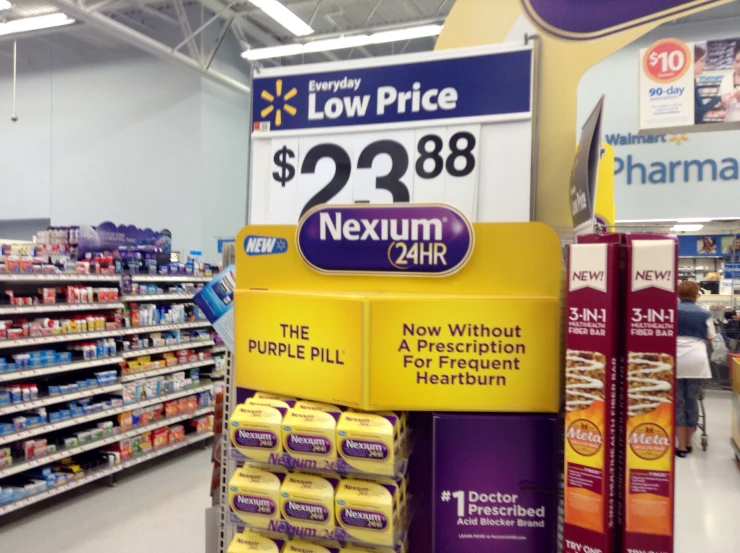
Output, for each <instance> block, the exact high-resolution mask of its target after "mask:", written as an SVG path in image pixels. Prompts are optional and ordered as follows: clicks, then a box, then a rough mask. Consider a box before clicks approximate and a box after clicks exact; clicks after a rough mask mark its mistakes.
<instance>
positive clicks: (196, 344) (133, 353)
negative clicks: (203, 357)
mask: <svg viewBox="0 0 740 553" xmlns="http://www.w3.org/2000/svg"><path fill="white" fill-rule="evenodd" d="M214 344H215V342H214V341H213V340H203V341H192V342H180V343H179V344H172V345H170V346H159V347H156V348H144V349H132V350H129V351H124V352H123V353H121V357H123V358H124V359H130V358H132V357H139V356H141V355H155V354H157V353H167V352H170V351H178V350H181V349H188V348H203V347H208V346H212V345H214ZM211 353H213V350H211Z"/></svg>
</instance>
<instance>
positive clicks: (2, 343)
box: [0, 328, 124, 349]
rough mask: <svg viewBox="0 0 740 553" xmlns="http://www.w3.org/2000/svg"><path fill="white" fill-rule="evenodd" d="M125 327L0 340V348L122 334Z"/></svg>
mask: <svg viewBox="0 0 740 553" xmlns="http://www.w3.org/2000/svg"><path fill="white" fill-rule="evenodd" d="M122 330H124V329H120V328H116V329H113V330H93V331H92V332H74V333H71V334H54V335H52V336H34V337H33V338H16V339H13V340H0V349H7V348H21V347H27V346H41V345H45V344H58V343H59V342H74V341H77V340H91V339H96V338H109V337H111V336H120V335H121V331H122Z"/></svg>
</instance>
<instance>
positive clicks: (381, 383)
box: [235, 223, 563, 412]
mask: <svg viewBox="0 0 740 553" xmlns="http://www.w3.org/2000/svg"><path fill="white" fill-rule="evenodd" d="M473 228H474V232H475V249H474V251H473V254H472V255H471V257H470V260H469V261H468V263H467V265H466V266H464V267H463V268H462V269H461V270H460V271H459V272H457V273H455V274H453V275H450V276H447V277H404V276H402V275H393V276H387V277H385V276H384V277H379V276H364V275H327V274H321V273H318V272H317V271H314V270H313V269H311V268H309V267H308V266H307V265H306V264H305V262H304V261H303V260H302V259H301V257H300V256H299V254H298V251H297V248H296V244H295V233H296V227H295V226H294V225H280V226H278V225H271V226H267V225H254V226H248V227H245V228H244V229H242V231H241V232H240V233H239V235H238V236H237V239H236V244H237V254H236V264H237V270H236V280H237V289H236V292H235V334H236V345H235V347H236V355H235V357H236V380H237V386H239V387H242V388H247V389H253V390H254V389H257V390H261V391H265V392H270V393H274V394H280V395H287V396H297V397H302V398H306V399H309V400H313V401H323V402H327V403H332V404H337V405H344V406H348V407H355V408H360V409H367V410H392V409H399V410H411V411H412V410H448V411H457V410H464V411H508V412H511V411H520V412H557V411H558V408H559V402H560V386H559V378H560V359H559V352H560V313H561V310H560V302H561V275H562V271H563V261H562V254H561V249H560V243H559V240H558V238H557V235H556V234H555V232H554V231H553V230H552V229H551V228H549V227H547V226H546V225H543V224H540V223H501V224H496V223H476V224H474V225H473ZM249 235H258V236H270V237H275V238H283V239H285V240H286V241H287V243H288V248H287V251H286V252H285V253H280V254H270V255H256V256H249V255H247V254H246V252H245V251H244V247H243V245H244V242H245V239H246V237H247V236H249Z"/></svg>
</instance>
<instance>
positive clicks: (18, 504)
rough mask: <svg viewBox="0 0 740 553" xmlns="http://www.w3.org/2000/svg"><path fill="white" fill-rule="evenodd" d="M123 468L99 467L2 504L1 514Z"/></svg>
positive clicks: (115, 466)
mask: <svg viewBox="0 0 740 553" xmlns="http://www.w3.org/2000/svg"><path fill="white" fill-rule="evenodd" d="M122 470H123V468H122V467H121V465H114V466H109V467H106V468H104V469H97V470H94V471H92V472H91V473H90V474H87V475H85V476H83V477H82V478H80V479H79V480H74V481H73V482H68V483H67V484H62V485H61V486H57V487H56V488H52V489H50V490H46V491H44V492H41V493H37V494H34V495H31V496H29V497H24V498H23V499H19V500H18V501H14V502H12V503H8V504H7V505H1V506H0V516H2V515H6V514H8V513H12V512H13V511H17V510H18V509H22V508H23V507H28V506H29V505H33V504H35V503H38V502H39V501H44V500H45V499H49V498H52V497H55V496H57V495H60V494H63V493H64V492H68V491H70V490H74V489H75V488H80V487H82V486H84V485H85V484H89V483H90V482H94V481H96V480H100V479H101V478H106V477H108V476H110V475H111V474H115V473H116V472H121V471H122Z"/></svg>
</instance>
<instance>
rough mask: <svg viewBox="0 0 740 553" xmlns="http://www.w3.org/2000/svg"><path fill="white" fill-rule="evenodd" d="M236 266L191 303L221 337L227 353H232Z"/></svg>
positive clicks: (221, 274) (213, 281)
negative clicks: (227, 349) (193, 303)
mask: <svg viewBox="0 0 740 553" xmlns="http://www.w3.org/2000/svg"><path fill="white" fill-rule="evenodd" d="M235 273H236V266H235V265H229V266H228V267H226V268H225V269H224V270H223V271H221V272H220V273H218V275H216V276H215V277H214V278H213V280H211V281H210V282H209V283H208V284H206V285H205V286H204V287H203V289H202V290H201V291H200V292H198V293H197V294H196V295H195V298H193V301H194V302H195V305H197V306H198V307H199V308H200V309H201V311H203V314H204V315H205V316H206V318H207V319H208V321H209V322H210V323H211V324H212V325H213V328H214V329H215V330H216V332H218V335H219V336H221V339H222V340H223V341H224V344H225V345H226V347H227V348H229V351H231V352H232V353H233V352H234V289H235V288H236V276H235Z"/></svg>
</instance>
